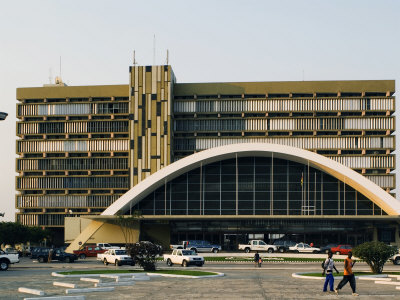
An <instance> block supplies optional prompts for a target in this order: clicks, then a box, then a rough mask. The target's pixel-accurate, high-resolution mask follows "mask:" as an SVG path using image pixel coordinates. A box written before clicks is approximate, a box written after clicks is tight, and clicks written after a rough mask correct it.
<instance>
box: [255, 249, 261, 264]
mask: <svg viewBox="0 0 400 300" xmlns="http://www.w3.org/2000/svg"><path fill="white" fill-rule="evenodd" d="M259 263H260V254H258V251H256V254H254V267H257V266H258V264H259Z"/></svg>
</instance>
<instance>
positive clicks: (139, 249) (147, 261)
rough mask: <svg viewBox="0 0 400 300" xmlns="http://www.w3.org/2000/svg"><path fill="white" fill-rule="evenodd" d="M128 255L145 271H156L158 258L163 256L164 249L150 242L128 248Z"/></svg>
mask: <svg viewBox="0 0 400 300" xmlns="http://www.w3.org/2000/svg"><path fill="white" fill-rule="evenodd" d="M127 249H128V253H129V254H130V256H131V257H132V259H133V260H134V261H135V264H138V265H139V266H141V267H142V268H143V270H145V271H154V270H155V269H156V264H155V262H156V257H157V255H162V247H161V246H159V245H156V244H153V243H150V242H139V243H136V244H131V245H128V246H127Z"/></svg>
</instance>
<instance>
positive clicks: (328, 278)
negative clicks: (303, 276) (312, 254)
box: [322, 251, 339, 292]
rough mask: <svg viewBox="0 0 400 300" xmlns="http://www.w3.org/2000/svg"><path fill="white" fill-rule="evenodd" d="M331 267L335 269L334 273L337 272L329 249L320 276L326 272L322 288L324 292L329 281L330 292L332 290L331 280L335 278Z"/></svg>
mask: <svg viewBox="0 0 400 300" xmlns="http://www.w3.org/2000/svg"><path fill="white" fill-rule="evenodd" d="M333 269H335V271H336V273H337V274H339V271H338V270H337V269H336V266H335V263H334V261H333V259H332V252H331V251H329V252H328V258H327V259H326V260H325V262H324V271H323V272H322V276H323V275H325V273H326V277H325V283H324V289H323V291H324V292H326V291H327V289H328V283H329V290H330V291H331V292H333V291H334V290H333V282H334V280H335V279H334V278H333Z"/></svg>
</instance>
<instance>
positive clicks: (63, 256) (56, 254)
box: [31, 248, 78, 263]
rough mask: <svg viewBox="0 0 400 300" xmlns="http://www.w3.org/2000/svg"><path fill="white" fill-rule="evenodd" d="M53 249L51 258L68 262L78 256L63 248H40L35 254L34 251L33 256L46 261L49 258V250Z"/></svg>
mask: <svg viewBox="0 0 400 300" xmlns="http://www.w3.org/2000/svg"><path fill="white" fill-rule="evenodd" d="M50 250H52V251H53V254H52V256H51V260H52V261H53V260H57V261H62V262H66V263H73V262H74V261H75V260H77V259H78V257H77V256H76V255H75V254H71V253H67V252H64V250H63V249H60V248H54V249H52V248H38V249H37V250H36V251H35V252H34V254H33V253H32V256H31V258H37V260H38V262H40V263H44V262H47V261H48V259H49V252H50Z"/></svg>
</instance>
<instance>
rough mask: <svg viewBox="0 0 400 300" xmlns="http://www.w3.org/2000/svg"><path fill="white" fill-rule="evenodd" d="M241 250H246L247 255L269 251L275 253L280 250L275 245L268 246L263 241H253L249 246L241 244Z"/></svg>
mask: <svg viewBox="0 0 400 300" xmlns="http://www.w3.org/2000/svg"><path fill="white" fill-rule="evenodd" d="M239 250H244V251H245V252H246V253H249V252H250V251H267V252H268V253H273V252H276V251H277V250H278V247H277V246H275V245H268V244H266V243H265V242H264V241H262V240H252V241H250V242H249V243H248V244H239Z"/></svg>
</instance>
